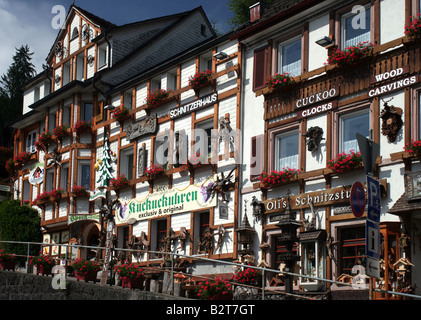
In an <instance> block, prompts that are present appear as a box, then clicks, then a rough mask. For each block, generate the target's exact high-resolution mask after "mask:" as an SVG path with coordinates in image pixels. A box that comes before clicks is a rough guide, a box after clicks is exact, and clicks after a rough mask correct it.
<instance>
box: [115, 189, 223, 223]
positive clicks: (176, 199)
mask: <svg viewBox="0 0 421 320" xmlns="http://www.w3.org/2000/svg"><path fill="white" fill-rule="evenodd" d="M213 186H214V182H213V181H209V182H206V183H204V184H203V185H202V186H196V185H193V184H192V185H189V186H187V187H186V188H184V189H177V188H172V189H167V190H165V191H160V192H153V193H149V194H148V195H147V196H146V198H144V199H135V198H134V199H131V200H130V201H129V202H127V203H123V202H122V201H120V203H119V204H118V205H117V208H116V214H115V221H116V224H117V225H120V224H124V223H128V221H129V220H130V221H139V220H145V219H150V218H156V217H159V216H167V215H171V214H176V213H181V212H190V211H195V210H200V209H205V208H210V207H215V206H216V204H217V197H216V195H215V192H212V187H213Z"/></svg>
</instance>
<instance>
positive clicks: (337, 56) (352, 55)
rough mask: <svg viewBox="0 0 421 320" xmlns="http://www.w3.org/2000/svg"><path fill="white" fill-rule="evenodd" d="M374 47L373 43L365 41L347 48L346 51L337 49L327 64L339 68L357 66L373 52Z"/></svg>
mask: <svg viewBox="0 0 421 320" xmlns="http://www.w3.org/2000/svg"><path fill="white" fill-rule="evenodd" d="M373 47H374V45H373V44H372V43H371V42H368V41H364V42H360V43H358V44H357V45H356V46H350V47H346V48H345V49H344V50H340V49H336V50H334V51H333V52H332V54H331V55H329V57H328V59H327V64H329V65H337V66H339V67H343V66H352V65H356V64H357V63H358V62H359V61H360V60H361V59H362V58H364V57H366V56H367V55H368V54H369V53H370V51H372V49H373Z"/></svg>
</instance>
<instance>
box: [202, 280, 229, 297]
mask: <svg viewBox="0 0 421 320" xmlns="http://www.w3.org/2000/svg"><path fill="white" fill-rule="evenodd" d="M198 284H199V287H198V288H197V289H196V296H197V298H199V299H202V300H232V297H233V288H232V286H231V284H230V283H229V282H228V281H227V280H222V279H221V278H219V277H215V278H213V279H211V280H207V281H201V282H199V283H198Z"/></svg>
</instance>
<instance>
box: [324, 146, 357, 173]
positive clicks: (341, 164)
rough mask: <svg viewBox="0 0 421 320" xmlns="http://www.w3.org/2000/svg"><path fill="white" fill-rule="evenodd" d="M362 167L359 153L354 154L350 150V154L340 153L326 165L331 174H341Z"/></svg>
mask: <svg viewBox="0 0 421 320" xmlns="http://www.w3.org/2000/svg"><path fill="white" fill-rule="evenodd" d="M362 166H363V160H362V157H361V152H354V150H351V152H350V153H345V152H342V153H340V154H338V155H337V156H336V157H335V158H334V159H331V160H329V161H328V164H327V167H328V169H331V170H332V171H333V173H343V172H345V171H349V170H353V169H358V168H362Z"/></svg>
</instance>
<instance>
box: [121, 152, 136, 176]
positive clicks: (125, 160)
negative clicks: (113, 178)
mask: <svg viewBox="0 0 421 320" xmlns="http://www.w3.org/2000/svg"><path fill="white" fill-rule="evenodd" d="M133 156H134V155H133V148H128V149H127V150H123V151H121V156H120V175H124V176H126V178H127V179H129V180H132V179H133V168H134V163H133Z"/></svg>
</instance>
